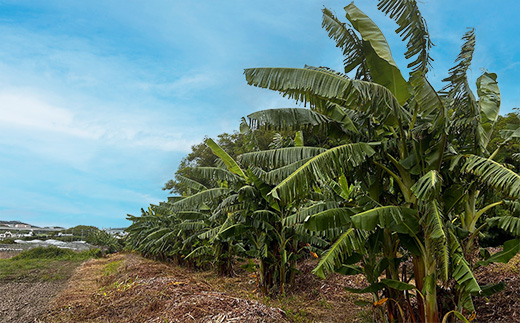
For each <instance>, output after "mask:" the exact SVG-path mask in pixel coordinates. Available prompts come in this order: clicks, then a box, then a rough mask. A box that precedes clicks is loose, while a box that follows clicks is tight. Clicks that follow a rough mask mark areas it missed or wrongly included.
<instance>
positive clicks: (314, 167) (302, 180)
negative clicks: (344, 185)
mask: <svg viewBox="0 0 520 323" xmlns="http://www.w3.org/2000/svg"><path fill="white" fill-rule="evenodd" d="M374 153H375V151H374V149H373V148H372V147H371V146H370V145H369V144H367V143H355V144H346V145H342V146H337V147H334V148H331V149H329V150H327V151H325V152H323V153H321V154H319V155H318V156H316V157H313V158H311V159H310V160H309V161H307V162H306V163H305V164H303V165H302V166H301V167H300V168H298V170H296V171H295V172H294V173H292V174H291V175H290V176H289V177H287V178H286V179H284V180H283V181H282V182H281V183H280V184H278V185H277V186H276V187H275V188H274V189H273V190H272V191H271V194H272V196H273V197H274V198H276V199H280V200H282V201H292V200H294V199H295V198H296V197H298V196H301V195H303V194H304V193H308V192H309V191H311V190H312V186H313V185H314V183H316V182H317V181H319V180H320V179H328V178H337V177H339V176H340V175H341V174H343V173H347V171H348V170H349V169H352V168H353V167H356V166H358V165H360V164H361V163H363V162H365V161H366V160H367V159H368V158H369V157H370V156H372V155H373V154H374Z"/></svg>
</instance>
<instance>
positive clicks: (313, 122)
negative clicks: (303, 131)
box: [247, 108, 331, 129]
mask: <svg viewBox="0 0 520 323" xmlns="http://www.w3.org/2000/svg"><path fill="white" fill-rule="evenodd" d="M247 118H248V119H249V121H250V126H251V127H252V128H258V127H261V126H267V127H270V128H274V129H287V128H291V129H300V128H304V127H308V126H315V127H316V126H322V127H325V126H328V125H329V123H331V120H330V119H328V118H327V117H325V116H323V115H322V114H320V113H317V112H314V111H312V110H309V109H302V108H284V109H269V110H260V111H257V112H253V113H251V114H250V115H248V116H247Z"/></svg>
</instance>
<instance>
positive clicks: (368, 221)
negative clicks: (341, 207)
mask: <svg viewBox="0 0 520 323" xmlns="http://www.w3.org/2000/svg"><path fill="white" fill-rule="evenodd" d="M415 213H416V212H415V211H414V210H412V209H407V208H403V207H400V206H393V205H389V206H380V207H376V208H373V209H370V210H367V211H364V212H361V213H357V214H355V215H352V216H351V217H350V219H351V220H352V223H353V225H354V227H356V228H358V229H362V230H365V231H372V230H374V229H375V228H376V227H377V226H380V227H382V228H388V229H393V230H394V231H396V232H399V233H406V234H410V235H412V236H415V235H416V234H417V232H418V231H419V224H418V221H417V218H416V216H415Z"/></svg>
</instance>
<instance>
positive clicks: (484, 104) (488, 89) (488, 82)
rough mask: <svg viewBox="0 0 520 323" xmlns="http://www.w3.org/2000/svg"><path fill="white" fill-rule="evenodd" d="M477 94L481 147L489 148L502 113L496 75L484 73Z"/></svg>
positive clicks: (478, 83) (479, 81) (479, 80)
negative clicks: (499, 115) (499, 114)
mask: <svg viewBox="0 0 520 323" xmlns="http://www.w3.org/2000/svg"><path fill="white" fill-rule="evenodd" d="M477 94H478V96H479V101H478V104H479V108H480V126H479V137H480V145H481V146H482V147H487V145H488V143H489V142H490V141H491V134H492V133H493V130H494V126H495V124H496V122H497V120H498V113H499V112H500V90H499V89H498V83H497V75H496V74H495V73H484V74H482V75H481V76H480V77H479V78H478V79H477Z"/></svg>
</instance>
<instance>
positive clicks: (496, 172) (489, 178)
mask: <svg viewBox="0 0 520 323" xmlns="http://www.w3.org/2000/svg"><path fill="white" fill-rule="evenodd" d="M462 171H463V172H465V173H469V174H473V175H475V176H476V177H477V178H479V179H480V181H481V182H483V183H485V184H486V185H489V186H491V187H493V188H495V189H497V190H499V191H501V192H502V193H503V194H505V195H507V196H510V197H512V198H516V199H520V175H518V174H517V173H515V172H513V171H512V170H510V169H508V168H506V167H504V166H503V165H501V164H499V163H497V162H496V161H493V160H491V159H488V158H483V157H479V156H476V155H469V156H467V158H466V162H465V163H464V165H463V166H462Z"/></svg>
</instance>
